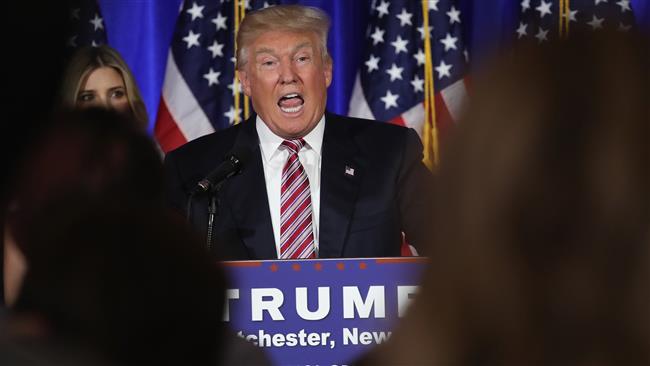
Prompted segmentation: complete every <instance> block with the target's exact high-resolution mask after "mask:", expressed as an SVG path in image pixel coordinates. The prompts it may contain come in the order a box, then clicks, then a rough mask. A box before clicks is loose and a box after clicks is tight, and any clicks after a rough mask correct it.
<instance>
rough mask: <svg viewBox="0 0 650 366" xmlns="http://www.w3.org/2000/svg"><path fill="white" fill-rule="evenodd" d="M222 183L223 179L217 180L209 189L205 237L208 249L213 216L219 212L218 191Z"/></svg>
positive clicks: (209, 247)
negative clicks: (206, 233)
mask: <svg viewBox="0 0 650 366" xmlns="http://www.w3.org/2000/svg"><path fill="white" fill-rule="evenodd" d="M222 185H223V181H221V182H219V183H218V184H217V185H215V186H214V188H213V189H211V190H210V201H209V203H208V235H207V239H206V246H207V248H208V251H210V250H211V249H212V240H213V236H212V229H213V227H214V218H215V216H217V215H218V213H219V191H220V190H221V186H222Z"/></svg>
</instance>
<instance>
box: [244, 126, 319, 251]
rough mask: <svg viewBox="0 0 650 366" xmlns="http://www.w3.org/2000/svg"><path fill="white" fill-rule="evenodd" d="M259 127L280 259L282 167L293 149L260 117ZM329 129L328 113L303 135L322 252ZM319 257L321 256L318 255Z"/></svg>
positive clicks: (300, 154) (304, 162)
mask: <svg viewBox="0 0 650 366" xmlns="http://www.w3.org/2000/svg"><path fill="white" fill-rule="evenodd" d="M255 128H256V129H257V135H258V137H259V139H260V149H261V150H262V165H263V166H264V179H265V181H266V194H267V196H268V198H269V210H271V222H272V224H273V236H274V237H275V250H276V252H277V255H278V258H280V194H281V193H280V190H281V183H282V169H283V168H284V165H285V164H286V162H287V159H288V158H289V150H288V149H286V148H284V147H282V148H281V144H282V141H284V139H283V138H282V137H279V136H277V135H276V134H274V133H273V132H272V131H271V130H270V129H269V127H268V126H267V125H266V123H264V121H262V119H261V118H260V116H257V120H256V121H255ZM324 131H325V116H324V115H323V117H321V119H320V121H318V124H317V125H316V127H314V129H313V130H312V131H311V132H309V133H308V134H307V136H305V137H303V139H304V140H305V142H306V144H305V146H304V147H303V148H302V149H301V150H300V151H299V152H298V159H299V160H300V163H301V164H302V166H303V167H304V168H305V172H306V173H307V177H308V178H309V190H310V191H311V207H312V227H313V228H314V245H315V248H314V249H315V250H316V253H317V254H318V223H319V221H318V218H319V217H320V215H319V212H320V168H321V148H322V146H323V133H324ZM316 257H318V255H316Z"/></svg>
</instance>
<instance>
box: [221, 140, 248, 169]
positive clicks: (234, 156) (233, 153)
mask: <svg viewBox="0 0 650 366" xmlns="http://www.w3.org/2000/svg"><path fill="white" fill-rule="evenodd" d="M251 155H252V153H251V149H250V148H248V147H245V146H239V145H235V146H234V147H233V148H232V149H231V150H230V152H228V154H226V157H225V160H226V161H230V162H231V163H232V164H233V165H234V166H235V167H236V174H238V173H239V172H240V171H241V170H242V169H243V168H244V166H245V165H246V164H248V160H249V159H250V157H251Z"/></svg>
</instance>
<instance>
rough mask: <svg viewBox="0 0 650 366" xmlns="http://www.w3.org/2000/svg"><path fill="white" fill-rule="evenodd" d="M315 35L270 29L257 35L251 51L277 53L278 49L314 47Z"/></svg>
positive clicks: (291, 49) (292, 49) (293, 49)
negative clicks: (270, 30)
mask: <svg viewBox="0 0 650 366" xmlns="http://www.w3.org/2000/svg"><path fill="white" fill-rule="evenodd" d="M315 38H316V37H315V35H312V34H310V33H296V32H283V31H272V32H266V33H264V34H262V35H261V36H259V37H258V38H257V39H255V41H254V42H253V44H252V46H253V47H252V48H253V51H254V52H255V53H256V54H257V53H265V52H270V53H277V52H280V51H286V50H289V51H295V50H298V49H304V48H314V44H315V42H316V39H315Z"/></svg>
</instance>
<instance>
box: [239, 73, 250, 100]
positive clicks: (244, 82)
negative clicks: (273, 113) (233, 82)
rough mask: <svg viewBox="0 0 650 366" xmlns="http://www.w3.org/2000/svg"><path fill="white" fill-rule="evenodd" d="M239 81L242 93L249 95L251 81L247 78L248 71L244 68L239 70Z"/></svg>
mask: <svg viewBox="0 0 650 366" xmlns="http://www.w3.org/2000/svg"><path fill="white" fill-rule="evenodd" d="M238 74H239V83H240V84H241V87H242V90H243V91H244V94H246V95H247V96H249V97H250V96H251V81H250V79H249V78H248V72H246V71H244V70H239V71H238Z"/></svg>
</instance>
